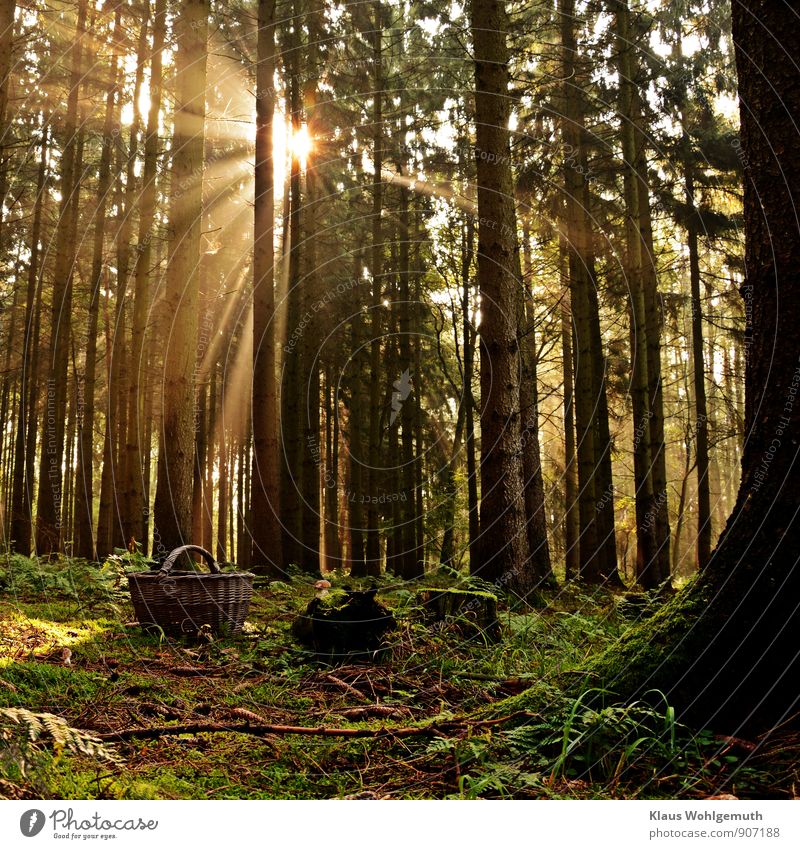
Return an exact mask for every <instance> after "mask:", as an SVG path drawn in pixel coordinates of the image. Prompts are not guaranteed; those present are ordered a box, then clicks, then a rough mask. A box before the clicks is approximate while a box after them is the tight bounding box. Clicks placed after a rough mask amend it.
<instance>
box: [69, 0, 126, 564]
mask: <svg viewBox="0 0 800 849" xmlns="http://www.w3.org/2000/svg"><path fill="white" fill-rule="evenodd" d="M121 16H122V4H121V3H118V4H117V6H116V10H115V15H114V33H115V35H117V34H118V32H119V28H120V23H121ZM118 74H119V65H118V61H117V60H116V58H115V59H114V60H113V68H112V73H111V80H110V83H109V88H108V93H107V94H106V112H105V118H104V120H103V147H102V150H101V153H100V166H99V170H98V179H97V206H96V208H95V213H94V244H93V246H92V272H91V278H90V280H89V285H90V292H89V316H88V322H87V328H86V366H85V372H84V403H83V415H82V417H81V419H80V427H79V431H78V471H77V480H76V487H75V511H76V522H75V554H76V555H77V556H78V557H84V558H86V559H87V560H94V559H96V558H97V548H96V545H95V540H94V421H95V411H94V404H95V388H96V387H95V384H96V375H97V330H98V324H99V317H100V297H101V290H102V284H103V279H104V273H103V245H104V236H105V227H106V210H107V208H108V193H109V190H110V188H111V154H112V149H113V144H114V135H113V130H114V128H115V126H116V124H117V120H118V113H119V103H118V99H117V97H116V94H117V78H118Z"/></svg>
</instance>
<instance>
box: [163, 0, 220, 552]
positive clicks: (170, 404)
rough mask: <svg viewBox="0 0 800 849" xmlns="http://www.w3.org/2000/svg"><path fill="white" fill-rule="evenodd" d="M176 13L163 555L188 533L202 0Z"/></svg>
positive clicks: (204, 31)
mask: <svg viewBox="0 0 800 849" xmlns="http://www.w3.org/2000/svg"><path fill="white" fill-rule="evenodd" d="M181 12H182V13H181V15H180V17H179V18H177V22H176V24H177V40H178V54H177V59H176V65H177V73H176V87H177V104H176V110H175V118H174V132H173V148H172V197H173V201H172V206H171V209H170V222H169V228H170V254H169V258H168V262H167V281H166V293H165V297H164V305H163V307H164V312H165V315H166V316H167V317H168V320H169V322H170V327H169V333H168V334H167V342H166V351H165V354H164V396H163V397H164V415H163V421H162V426H161V440H160V444H159V452H158V484H157V487H156V501H155V517H154V518H155V526H156V528H157V530H158V534H159V538H160V540H161V544H162V545H163V546H164V547H165V548H166V549H168V550H169V549H172V548H175V547H177V546H179V545H183V544H185V543H187V542H190V541H191V532H192V460H193V457H194V403H195V386H194V369H195V360H196V335H197V318H198V316H197V312H198V294H199V286H198V271H199V260H200V240H201V232H200V230H201V222H202V206H203V153H204V124H205V89H206V61H207V56H208V54H207V47H206V40H207V37H208V0H186V2H184V4H183V6H182V9H181ZM179 187H180V188H181V189H182V191H179Z"/></svg>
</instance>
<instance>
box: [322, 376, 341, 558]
mask: <svg viewBox="0 0 800 849" xmlns="http://www.w3.org/2000/svg"><path fill="white" fill-rule="evenodd" d="M332 377H333V369H332V368H331V367H330V366H329V367H328V369H327V371H326V373H325V479H324V480H325V488H324V491H325V560H326V566H327V568H328V569H329V570H333V569H339V568H340V567H341V566H342V565H343V564H342V546H341V543H340V541H339V410H338V397H337V394H336V386H335V385H334V383H333V380H332Z"/></svg>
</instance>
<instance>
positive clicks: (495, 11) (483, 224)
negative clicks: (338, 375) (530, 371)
mask: <svg viewBox="0 0 800 849" xmlns="http://www.w3.org/2000/svg"><path fill="white" fill-rule="evenodd" d="M471 27H472V38H473V44H474V51H475V123H476V127H475V147H476V151H475V152H476V161H477V178H478V216H479V221H478V285H479V287H480V294H481V324H480V328H479V332H480V344H481V407H482V411H481V505H480V539H479V545H478V552H477V553H478V562H477V563H474V564H473V565H472V571H473V573H477V574H479V575H481V577H483V578H485V579H487V580H490V581H494V582H495V583H496V584H497V585H498V587H500V588H503V589H505V590H506V591H508V592H511V593H514V594H516V595H517V596H519V597H520V598H522V599H523V600H524V599H525V598H527V597H528V595H529V594H530V592H531V590H532V589H533V587H535V584H536V579H535V576H534V575H533V574H532V570H531V569H530V567H529V550H528V538H527V533H526V521H525V518H526V517H525V499H524V487H523V470H522V463H521V442H520V439H521V436H520V428H521V423H520V388H519V383H520V372H521V365H522V364H521V358H520V339H519V319H520V316H521V312H522V294H523V290H522V281H521V280H520V279H519V273H518V269H519V267H520V266H519V256H518V251H519V247H518V244H517V223H516V212H515V209H514V185H513V179H512V174H511V167H510V152H511V151H510V143H509V132H508V122H509V117H510V101H509V89H508V86H509V74H508V45H507V43H506V33H507V30H508V19H507V14H506V8H505V4H504V3H502V2H497V0H473V4H472V16H471Z"/></svg>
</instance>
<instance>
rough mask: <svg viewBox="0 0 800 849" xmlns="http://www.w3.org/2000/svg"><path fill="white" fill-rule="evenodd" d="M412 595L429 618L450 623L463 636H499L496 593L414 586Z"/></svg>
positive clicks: (493, 638)
mask: <svg viewBox="0 0 800 849" xmlns="http://www.w3.org/2000/svg"><path fill="white" fill-rule="evenodd" d="M415 598H416V600H417V603H418V604H419V605H420V606H421V607H422V608H423V610H424V611H425V616H426V618H427V619H428V620H430V621H432V622H450V623H453V624H455V625H456V626H457V627H458V629H459V631H460V632H461V633H462V634H463V636H465V637H476V636H482V637H484V638H486V639H488V640H491V641H492V642H497V641H498V640H499V639H500V622H499V621H498V619H497V596H496V595H493V594H492V593H487V592H479V591H477V590H455V589H436V588H434V587H426V588H424V589H420V590H417V593H416V596H415Z"/></svg>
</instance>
